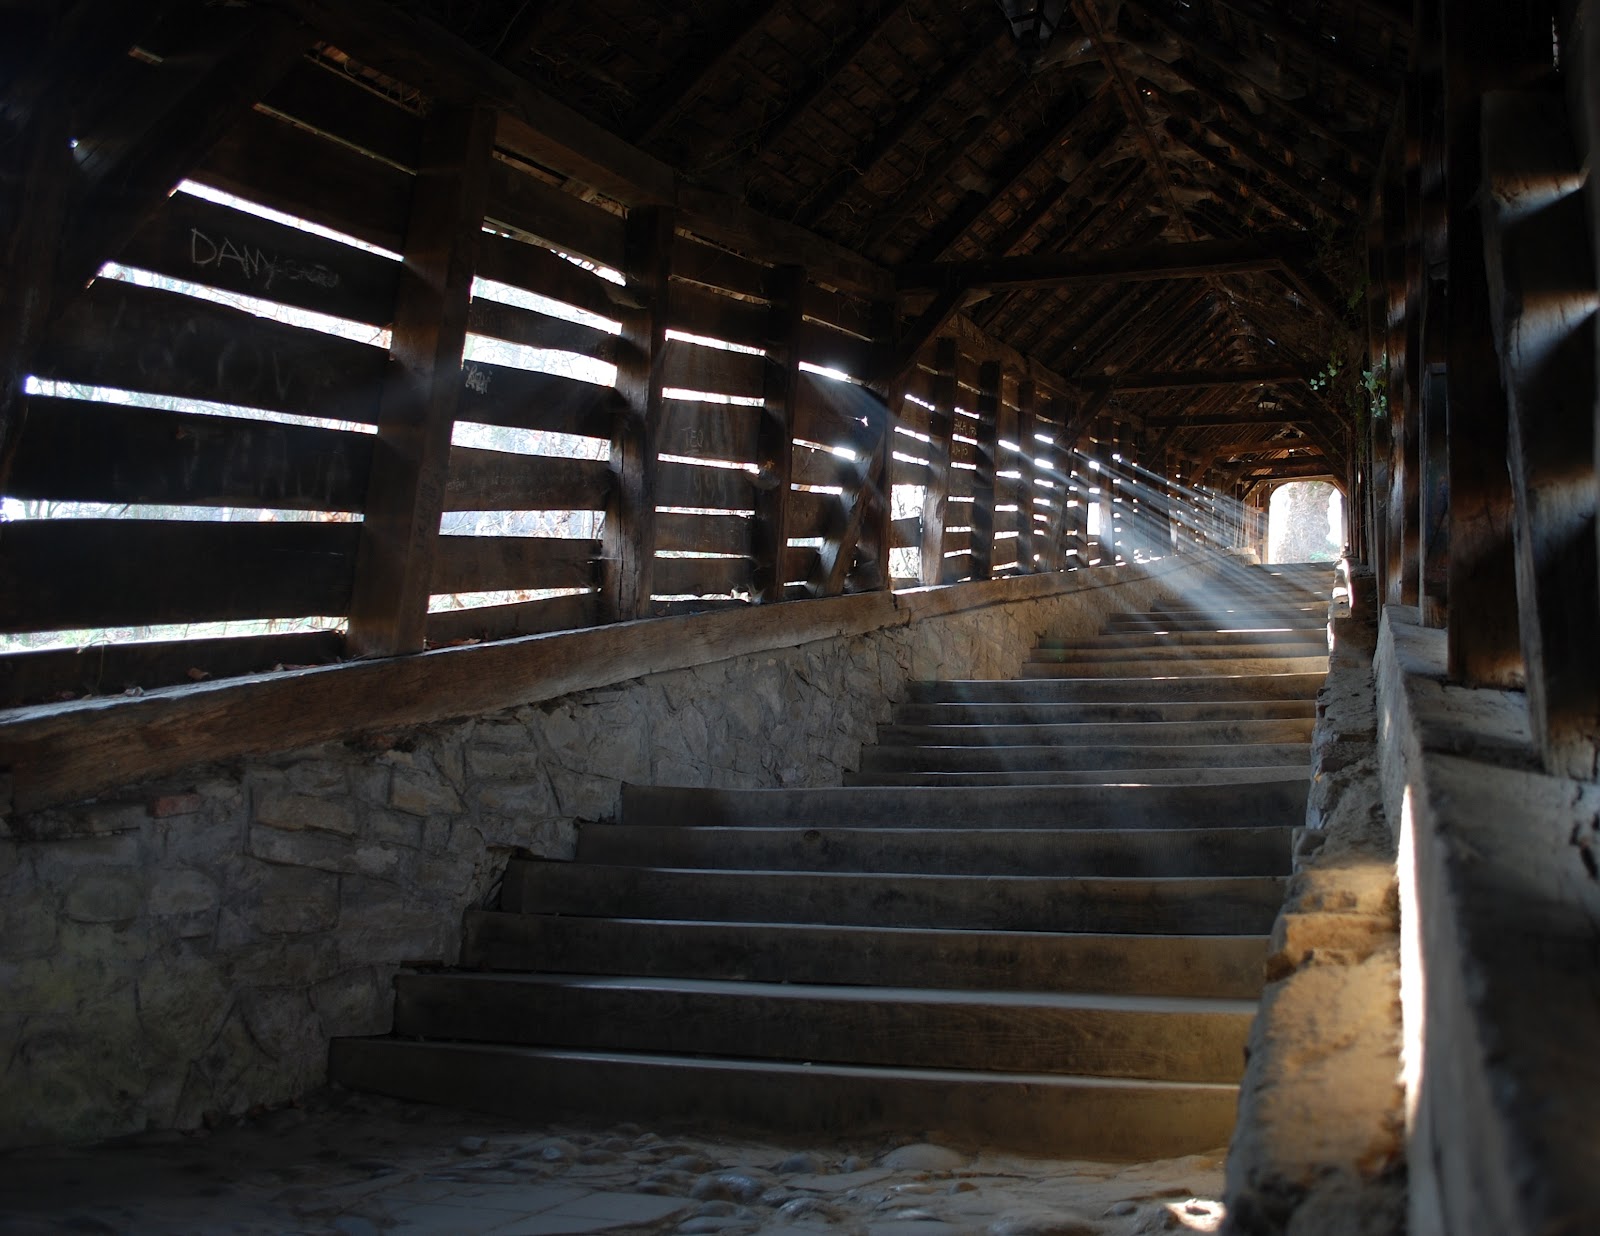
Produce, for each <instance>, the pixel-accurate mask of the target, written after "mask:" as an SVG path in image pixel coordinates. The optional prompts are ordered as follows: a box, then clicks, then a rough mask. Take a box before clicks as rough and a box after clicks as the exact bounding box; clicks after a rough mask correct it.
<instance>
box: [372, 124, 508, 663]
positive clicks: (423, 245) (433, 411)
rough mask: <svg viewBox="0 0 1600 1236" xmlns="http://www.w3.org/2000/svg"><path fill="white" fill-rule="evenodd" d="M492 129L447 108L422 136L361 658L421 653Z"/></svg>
mask: <svg viewBox="0 0 1600 1236" xmlns="http://www.w3.org/2000/svg"><path fill="white" fill-rule="evenodd" d="M494 126H495V118H494V113H493V112H491V111H490V110H489V109H488V108H484V107H477V108H469V109H453V108H444V109H441V110H439V111H437V112H435V113H434V114H433V115H432V116H431V117H429V119H428V121H427V124H426V126H425V127H424V130H423V137H422V159H421V165H420V167H419V168H418V170H417V179H416V186H415V188H414V189H413V190H412V198H411V219H410V222H409V223H408V224H407V227H406V242H405V266H404V268H403V270H402V275H401V280H400V290H399V295H398V298H397V300H396V303H395V320H394V335H393V344H392V345H391V347H390V367H389V374H388V377H387V379H386V380H385V383H384V389H383V396H382V405H381V410H380V414H379V415H380V418H381V419H380V423H379V427H378V440H377V443H376V449H375V450H374V451H373V456H372V476H371V480H370V482H369V484H368V488H367V506H366V514H365V521H364V522H363V524H362V528H361V542H360V548H359V550H358V552H357V556H356V574H355V586H354V591H353V593H352V595H351V599H350V634H349V647H350V650H351V651H352V652H353V653H355V654H356V655H357V656H394V655H396V654H399V653H407V652H419V651H421V649H422V647H423V641H424V638H425V634H426V627H427V620H428V598H429V595H430V593H431V591H432V584H433V572H434V557H435V552H436V550H437V548H438V544H439V517H440V514H441V512H442V511H443V509H444V488H445V481H446V476H447V473H448V471H449V466H450V436H451V431H452V429H453V427H454V425H455V414H456V402H457V399H458V397H459V395H460V392H461V354H462V350H463V348H464V346H465V343H466V332H467V309H468V306H469V305H470V303H471V301H472V280H473V277H474V273H475V271H476V269H477V256H478V238H479V237H480V236H481V235H482V234H483V211H484V202H485V199H486V196H487V191H488V183H489V171H490V164H491V160H492V158H493V153H494Z"/></svg>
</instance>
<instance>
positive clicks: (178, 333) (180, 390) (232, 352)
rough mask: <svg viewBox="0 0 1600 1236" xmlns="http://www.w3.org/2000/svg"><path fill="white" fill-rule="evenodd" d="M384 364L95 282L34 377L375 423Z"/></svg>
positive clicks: (176, 299) (357, 352) (184, 300)
mask: <svg viewBox="0 0 1600 1236" xmlns="http://www.w3.org/2000/svg"><path fill="white" fill-rule="evenodd" d="M387 367H388V357H387V356H386V354H385V353H384V352H383V351H381V350H380V349H378V348H375V347H368V346H366V345H364V344H360V343H351V342H350V341H348V340H345V339H339V338H336V337H334V336H332V335H324V334H319V333H317V332H315V331H308V330H299V329H296V328H295V327H293V326H285V325H283V324H282V323H279V322H271V321H268V320H267V319H265V318H258V317H254V316H252V315H251V314H248V313H244V312H242V311H240V310H237V309H229V308H227V307H225V306H223V305H216V304H212V303H211V302H209V301H203V300H196V299H195V298H193V297H191V296H180V295H177V294H175V293H171V292H158V291H154V290H152V289H150V288H141V287H135V286H133V285H132V284H128V283H119V282H117V281H115V280H110V279H100V280H96V282H95V284H94V286H92V287H91V288H89V290H88V291H87V292H86V293H85V294H84V295H83V296H81V297H79V298H78V299H77V301H76V302H75V303H74V304H73V307H72V308H71V309H70V310H68V311H67V313H66V315H65V316H64V317H63V318H62V319H61V320H60V321H59V322H58V323H57V324H56V327H55V329H54V331H52V332H51V335H50V337H49V338H48V339H47V340H46V341H45V344H44V347H43V348H42V349H41V350H40V355H39V357H38V358H37V360H36V361H35V364H34V372H35V373H36V374H37V375H38V376H40V377H42V378H56V379H61V380H64V381H69V382H78V383H86V384H90V385H100V386H111V387H119V388H121V389H123V390H133V391H146V392H150V393H152V394H158V395H176V396H180V397H183V398H188V399H205V400H211V401H214V402H219V403H229V404H239V405H243V406H245V407H251V408H266V409H270V410H272V411H277V412H293V413H297V414H299V415H302V416H322V417H329V418H332V419H336V420H349V421H359V422H364V423H367V424H374V423H376V422H377V420H378V395H379V392H380V390H381V388H382V385H383V378H384V375H385V372H386V371H387Z"/></svg>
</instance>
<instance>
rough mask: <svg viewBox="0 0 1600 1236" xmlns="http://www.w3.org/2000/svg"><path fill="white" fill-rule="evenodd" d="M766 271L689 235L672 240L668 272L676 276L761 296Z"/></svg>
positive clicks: (767, 273)
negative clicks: (670, 271)
mask: <svg viewBox="0 0 1600 1236" xmlns="http://www.w3.org/2000/svg"><path fill="white" fill-rule="evenodd" d="M770 272H771V267H768V266H763V265H761V264H760V263H759V262H752V261H751V260H750V259H749V258H745V257H740V256H739V255H738V254H737V253H729V252H728V251H727V250H726V249H719V248H717V247H716V246H715V245H708V244H706V243H705V242H704V241H700V240H696V239H694V238H693V237H689V236H680V237H678V238H677V240H675V241H674V242H673V246H672V274H673V276H674V277H675V278H678V279H688V280H690V281H692V282H694V283H701V284H704V285H706V286H707V287H713V288H722V289H724V290H725V291H729V292H737V293H739V294H740V295H742V296H759V297H763V298H764V297H767V295H768V289H767V281H768V277H769V275H770Z"/></svg>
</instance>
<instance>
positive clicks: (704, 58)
mask: <svg viewBox="0 0 1600 1236" xmlns="http://www.w3.org/2000/svg"><path fill="white" fill-rule="evenodd" d="M782 4H783V0H765V3H759V4H751V5H747V6H740V7H739V8H738V9H736V10H735V12H736V18H735V20H734V21H733V23H732V24H731V26H730V28H729V29H727V30H725V31H722V30H704V31H702V32H701V34H700V37H699V38H697V39H696V40H695V46H696V54H695V55H694V56H692V57H690V59H689V61H688V62H687V63H683V64H674V65H673V66H672V67H671V68H670V69H669V70H668V71H667V73H666V75H665V78H664V80H663V81H662V83H661V85H660V86H659V87H658V88H657V89H656V90H655V92H654V93H652V94H651V95H650V97H649V98H647V99H645V100H643V101H642V102H641V103H640V104H639V106H638V107H637V108H635V109H634V112H633V114H632V115H631V116H630V117H629V118H628V120H627V121H626V122H625V123H624V124H623V126H622V129H623V132H625V133H627V134H628V137H629V140H630V141H632V142H634V143H635V144H636V145H639V146H644V145H647V144H648V143H650V142H652V141H654V140H655V139H656V138H658V137H660V136H661V134H663V133H664V132H666V131H667V130H668V129H669V128H671V127H672V125H673V124H674V123H676V121H677V119H678V117H679V116H681V115H682V114H683V113H684V111H686V110H687V109H688V108H689V107H691V106H692V105H693V104H694V103H695V101H696V100H698V99H699V98H700V96H701V95H702V94H704V93H705V91H706V88H707V87H708V86H709V85H711V83H712V82H714V81H716V79H717V78H718V76H719V75H720V74H721V73H722V72H723V70H724V69H726V68H727V66H728V65H729V64H731V63H732V62H733V61H734V60H735V59H736V58H737V57H738V55H739V53H740V52H742V51H743V50H744V46H745V43H746V41H747V40H748V39H749V38H750V37H751V36H752V35H754V34H755V33H756V32H757V31H758V30H760V29H761V27H762V26H763V25H765V24H766V21H767V19H768V18H769V17H771V16H772V14H773V13H774V12H775V11H776V10H777V9H778V8H779V7H781V5H782ZM719 34H720V35H721V36H722V37H721V38H720V39H719V38H718V37H717V36H718V35H719Z"/></svg>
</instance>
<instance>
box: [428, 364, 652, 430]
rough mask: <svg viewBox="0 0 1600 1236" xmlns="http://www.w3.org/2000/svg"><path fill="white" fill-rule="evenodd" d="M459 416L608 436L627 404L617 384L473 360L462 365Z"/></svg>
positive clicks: (458, 418) (480, 420)
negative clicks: (618, 391)
mask: <svg viewBox="0 0 1600 1236" xmlns="http://www.w3.org/2000/svg"><path fill="white" fill-rule="evenodd" d="M462 382H463V385H462V390H461V393H460V395H459V396H458V397H457V402H456V419H457V420H462V421H479V422H481V423H483V424H485V425H506V426H509V427H510V428H512V429H545V430H550V431H552V432H554V433H571V434H578V435H579V436H581V437H585V438H604V439H606V440H608V441H609V440H610V438H611V430H612V427H613V425H614V424H615V422H616V417H617V415H618V413H619V412H621V411H622V410H623V409H624V408H625V407H626V406H627V405H626V404H625V403H624V402H623V400H622V397H621V396H620V395H618V394H617V392H616V389H615V388H614V387H610V386H598V385H596V384H595V383H593V382H584V381H580V380H579V379H577V378H567V377H562V376H561V375H560V374H555V373H539V372H536V371H534V370H531V369H513V368H512V367H511V366H509V365H495V364H491V363H490V362H488V361H480V360H471V361H468V362H467V363H466V365H465V366H464V367H463V370H462Z"/></svg>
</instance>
